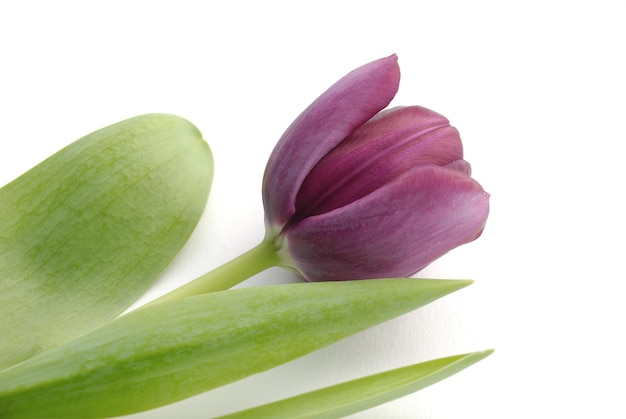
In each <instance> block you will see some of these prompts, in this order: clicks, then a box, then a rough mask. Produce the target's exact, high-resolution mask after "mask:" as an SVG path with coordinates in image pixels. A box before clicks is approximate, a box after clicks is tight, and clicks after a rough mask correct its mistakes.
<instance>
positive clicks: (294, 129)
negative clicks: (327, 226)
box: [263, 55, 400, 227]
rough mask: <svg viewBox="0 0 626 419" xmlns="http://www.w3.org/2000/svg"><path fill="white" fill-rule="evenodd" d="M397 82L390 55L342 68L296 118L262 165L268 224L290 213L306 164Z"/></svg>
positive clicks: (385, 100) (381, 103) (383, 101)
mask: <svg viewBox="0 0 626 419" xmlns="http://www.w3.org/2000/svg"><path fill="white" fill-rule="evenodd" d="M399 83H400V69H399V67H398V63H397V57H396V56H395V55H392V56H390V57H387V58H383V59H379V60H376V61H373V62H371V63H369V64H366V65H364V66H362V67H359V68H357V69H356V70H353V71H352V72H350V73H348V74H347V75H346V76H344V77H343V78H342V79H340V80H339V81H338V82H337V83H335V84H334V85H333V86H331V87H330V88H329V89H328V90H327V91H326V92H324V93H323V94H322V95H321V96H320V97H319V98H318V99H317V100H315V101H314V102H313V103H312V104H311V105H310V106H309V107H308V108H307V109H306V110H305V111H304V112H302V113H301V114H300V116H298V118H296V120H295V121H294V122H293V123H292V124H291V126H289V128H287V131H285V133H284V134H283V136H282V137H281V139H280V140H279V141H278V144H277V145H276V147H275V148H274V151H273V152H272V155H271V156H270V158H269V161H268V164H267V167H266V169H265V175H264V179H263V203H264V206H265V216H266V219H267V221H268V224H270V225H271V226H273V227H276V226H282V225H284V224H285V223H286V222H287V221H288V220H289V219H290V218H291V217H292V215H293V214H294V212H295V202H296V194H297V193H298V190H299V189H300V185H301V184H302V181H303V180H304V178H305V177H306V175H307V174H308V173H309V171H310V170H311V168H312V167H313V166H314V165H315V164H316V163H317V162H318V161H319V160H320V159H321V158H322V157H323V156H324V155H325V154H326V153H328V152H329V151H330V150H331V149H332V148H333V147H335V146H336V145H337V144H339V143H340V142H341V141H342V140H344V139H345V138H346V137H347V136H349V135H350V134H351V133H352V132H353V131H354V130H355V129H357V128H358V127H359V126H361V125H362V124H363V123H365V122H366V121H367V120H369V119H370V118H371V117H372V116H374V115H375V114H376V113H378V112H379V111H380V110H381V109H383V108H385V107H386V106H387V105H388V104H389V102H390V101H391V99H393V97H394V96H395V94H396V92H397V90H398V85H399Z"/></svg>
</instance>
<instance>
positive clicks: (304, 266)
mask: <svg viewBox="0 0 626 419" xmlns="http://www.w3.org/2000/svg"><path fill="white" fill-rule="evenodd" d="M399 82H400V70H399V67H398V64H397V57H396V56H395V55H392V56H390V57H387V58H383V59H379V60H377V61H373V62H371V63H369V64H366V65H364V66H362V67H360V68H357V69H356V70H354V71H352V72H350V73H349V74H347V75H346V76H345V77H343V78H342V79H341V80H339V81H338V82H337V83H335V84H334V85H333V86H332V87H330V89H328V90H327V91H326V92H325V93H323V94H322V95H321V96H320V97H319V98H318V99H317V100H316V101H315V102H313V103H312V104H311V105H310V106H309V107H308V108H307V109H306V110H305V111H304V112H303V113H302V114H300V116H299V117H298V118H297V119H296V120H295V121H294V122H293V123H292V124H291V126H290V127H289V128H288V129H287V131H286V132H285V133H284V135H283V136H282V138H281V139H280V141H279V142H278V144H277V146H276V148H275V149H274V151H273V153H272V155H271V157H270V159H269V162H268V165H267V168H266V171H265V176H264V180H263V204H264V207H265V217H266V227H267V239H268V240H271V241H273V243H274V244H275V246H276V247H277V248H278V253H279V256H280V257H281V259H282V260H283V261H284V262H285V263H287V264H290V265H291V266H292V267H293V268H295V269H296V270H297V271H298V272H299V273H300V274H301V275H302V277H304V278H305V279H306V280H310V281H324V280H345V279H357V278H359V279H363V278H377V277H404V276H410V275H413V274H414V273H415V272H417V271H419V270H420V269H422V268H424V267H425V266H426V265H428V264H429V263H431V262H432V261H433V260H435V259H437V258H438V257H440V256H442V255H443V254H445V253H447V252H448V251H449V250H451V249H453V248H455V247H457V246H459V245H462V244H465V243H468V242H471V241H473V240H475V239H476V238H478V237H479V236H480V234H481V232H482V230H483V228H484V226H485V222H486V220H487V215H488V212H489V195H488V194H487V193H486V192H485V191H484V190H483V188H482V187H481V186H480V185H479V184H478V183H477V182H476V181H475V180H473V179H472V178H471V177H470V165H469V164H468V163H467V162H466V161H465V160H463V147H462V144H461V139H460V137H459V133H458V131H457V130H456V129H455V128H454V127H452V126H450V124H449V122H448V120H447V119H446V118H444V117H443V116H441V115H439V114H437V113H435V112H433V111H430V110H428V109H425V108H422V107H417V106H411V107H398V108H392V109H387V110H384V111H382V109H384V108H385V107H386V106H387V105H388V104H389V102H391V100H392V99H393V97H394V96H395V94H396V92H397V90H398V85H399Z"/></svg>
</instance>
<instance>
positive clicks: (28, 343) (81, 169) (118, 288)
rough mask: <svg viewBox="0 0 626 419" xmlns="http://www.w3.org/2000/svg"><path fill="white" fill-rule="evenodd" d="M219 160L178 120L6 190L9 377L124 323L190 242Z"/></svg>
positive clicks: (0, 294)
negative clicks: (102, 328) (18, 366)
mask: <svg viewBox="0 0 626 419" xmlns="http://www.w3.org/2000/svg"><path fill="white" fill-rule="evenodd" d="M212 176H213V160H212V157H211V152H210V150H209V147H208V145H207V144H206V142H205V141H203V140H202V137H201V134H200V132H199V131H198V130H197V129H196V127H194V126H193V125H192V124H191V123H189V122H188V121H186V120H184V119H182V118H180V117H177V116H173V115H163V114H150V115H143V116H139V117H135V118H131V119H128V120H125V121H122V122H119V123H117V124H114V125H111V126H109V127H106V128H104V129H101V130H99V131H96V132H94V133H92V134H89V135H87V136H86V137H84V138H82V139H80V140H78V141H76V142H74V143H72V144H70V145H69V146H67V147H65V148H64V149H62V150H61V151H59V152H58V153H56V154H54V155H53V156H51V157H49V158H48V159H46V160H45V161H43V162H42V163H40V164H39V165H37V166H35V167H33V168H32V169H31V170H29V171H28V172H26V173H25V174H23V175H22V176H20V177H19V178H17V179H15V180H14V181H12V182H11V183H9V184H7V185H5V186H4V187H2V188H1V189H0V319H2V320H1V321H0V336H1V337H2V338H1V339H2V340H1V342H0V370H1V369H4V368H6V367H8V366H10V365H13V364H15V363H17V362H20V361H22V360H24V359H27V358H29V357H31V356H33V355H35V354H37V353H40V352H43V351H46V350H48V349H50V348H52V347H55V346H57V345H60V344H62V343H64V342H66V341H68V340H70V339H72V338H75V337H77V336H79V335H82V334H84V333H85V332H87V331H89V330H91V329H93V328H94V327H96V326H98V325H100V324H102V323H104V322H106V321H108V320H110V319H111V318H113V317H115V316H116V315H118V314H119V313H120V312H122V311H123V310H124V309H125V308H127V307H128V306H129V305H130V304H132V303H133V302H134V301H135V300H136V299H137V298H138V297H139V296H140V295H141V294H143V293H144V292H145V291H146V289H147V288H148V287H149V286H150V284H151V283H152V282H153V281H154V280H155V279H156V278H157V277H158V275H159V274H160V273H161V272H162V271H163V269H164V268H165V267H166V266H167V265H168V264H169V263H170V262H171V260H172V259H173V258H174V256H175V255H176V254H177V253H178V252H179V250H180V249H181V248H182V246H183V245H184V243H185V242H186V241H187V239H188V237H189V235H190V234H191V232H192V230H193V229H194V227H195V226H196V224H197V222H198V220H199V218H200V215H201V214H202V211H203V209H204V206H205V204H206V200H207V196H208V193H209V188H210V185H211V180H212Z"/></svg>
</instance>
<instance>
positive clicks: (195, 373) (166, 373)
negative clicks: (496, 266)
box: [0, 278, 471, 419]
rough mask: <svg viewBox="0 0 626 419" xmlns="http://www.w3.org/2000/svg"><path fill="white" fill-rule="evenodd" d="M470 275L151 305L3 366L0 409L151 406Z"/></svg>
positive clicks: (248, 370)
mask: <svg viewBox="0 0 626 419" xmlns="http://www.w3.org/2000/svg"><path fill="white" fill-rule="evenodd" d="M470 283H471V281H450V280H421V279H405V278H403V279H381V280H374V279H370V280H361V281H346V282H330V283H328V282H327V283H302V284H290V285H276V286H267V287H256V288H244V289H235V290H229V291H221V292H215V293H209V294H203V295H198V296H194V297H189V298H185V299H181V300H172V301H166V302H163V303H159V304H154V305H149V306H147V307H144V308H141V309H139V310H136V311H133V312H131V313H129V314H127V315H125V316H122V317H120V318H118V319H116V320H114V321H112V322H110V323H108V324H106V325H104V326H102V327H100V328H99V329H96V330H94V331H92V332H91V333H88V334H86V335H84V336H82V337H80V338H78V339H76V340H74V341H72V342H69V343H67V344H65V345H63V346H60V347H57V348H54V349H51V350H50V351H48V352H45V353H43V354H41V355H39V356H36V357H33V358H31V359H29V360H28V361H25V362H23V363H21V364H19V365H16V366H14V367H12V368H9V369H7V370H5V371H4V372H2V373H0V417H2V418H37V417H46V418H82V419H88V418H102V417H111V416H119V415H124V414H130V413H134V412H139V411H143V410H148V409H151V408H155V407H158V406H162V405H165V404H169V403H172V402H175V401H178V400H182V399H184V398H187V397H190V396H193V395H196V394H199V393H201V392H205V391H207V390H210V389H212V388H216V387H219V386H222V385H225V384H227V383H230V382H233V381H236V380H239V379H242V378H244V377H246V376H249V375H252V374H255V373H258V372H261V371H264V370H267V369H270V368H272V367H275V366H277V365H280V364H283V363H285V362H287V361H290V360H292V359H295V358H297V357H300V356H302V355H305V354H307V353H309V352H312V351H314V350H316V349H319V348H321V347H324V346H326V345H329V344H331V343H333V342H335V341H337V340H339V339H342V338H344V337H346V336H348V335H351V334H353V333H356V332H358V331H361V330H364V329H366V328H368V327H371V326H374V325H376V324H378V323H381V322H383V321H386V320H389V319H391V318H393V317H396V316H399V315H401V314H403V313H406V312H409V311H411V310H414V309H416V308H418V307H420V306H423V305H425V304H428V303H429V302H431V301H433V300H435V299H437V298H440V297H442V296H444V295H446V294H449V293H450V292H453V291H455V290H458V289H460V288H463V287H465V286H467V285H469V284H470ZM207 409H209V410H208V411H207V413H210V407H208V408H207Z"/></svg>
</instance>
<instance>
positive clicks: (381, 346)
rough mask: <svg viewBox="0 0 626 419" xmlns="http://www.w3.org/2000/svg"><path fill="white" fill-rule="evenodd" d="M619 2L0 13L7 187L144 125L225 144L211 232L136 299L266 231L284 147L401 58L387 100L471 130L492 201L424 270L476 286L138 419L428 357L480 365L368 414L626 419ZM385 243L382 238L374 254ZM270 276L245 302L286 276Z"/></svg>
mask: <svg viewBox="0 0 626 419" xmlns="http://www.w3.org/2000/svg"><path fill="white" fill-rule="evenodd" d="M625 43H626V2H625V1H623V0H621V1H620V0H594V1H553V0H542V1H535V0H530V1H525V2H521V1H520V2H507V1H480V0H477V1H437V2H435V1H414V2H409V1H405V2H400V1H393V0H385V1H382V0H380V1H378V2H373V1H364V0H359V1H337V0H335V1H320V0H317V1H315V2H313V1H310V2H298V1H289V2H288V1H285V2H278V1H268V0H266V1H232V2H226V1H224V2H217V1H214V2H210V1H206V2H200V1H196V2H190V1H181V0H176V1H169V2H165V1H155V0H151V1H112V0H107V1H101V2H86V1H82V2H78V1H77V2H68V1H60V0H57V1H54V2H43V1H42V2H33V1H20V2H17V1H14V2H11V1H2V3H0V60H1V61H0V111H1V112H0V184H4V183H6V182H8V181H10V180H11V179H13V178H14V177H16V176H17V175H19V174H20V173H22V172H24V171H26V170H27V169H29V168H30V167H31V166H33V165H34V164H36V163H38V162H39V161H41V160H42V159H44V158H45V157H47V156H49V155H50V154H52V153H53V152H55V151H57V150H58V149H60V148H61V147H63V146H65V145H67V144H69V143H70V142H72V141H73V140H75V139H77V138H79V137H81V136H83V135H86V134H88V133H89V132H91V131H94V130H96V129H98V128H101V127H103V126H106V125H108V124H110V123H113V122H117V121H119V120H122V119H125V118H127V117H131V116H134V115H138V114H142V113H148V112H169V113H175V114H179V115H181V116H184V117H186V118H188V119H189V120H191V121H192V122H193V123H194V124H196V125H197V126H198V127H199V128H200V130H201V131H202V132H203V134H204V136H205V138H206V140H207V141H208V142H209V144H210V146H211V147H212V149H213V152H214V154H215V159H216V173H215V179H214V186H213V190H212V193H211V196H210V199H209V203H208V207H207V210H206V213H205V216H204V217H203V219H202V220H201V223H200V225H199V227H198V229H197V230H196V232H195V233H194V235H193V237H192V238H191V240H190V241H189V243H188V245H187V247H186V248H185V249H184V250H183V252H182V253H181V254H180V257H179V258H177V260H176V261H175V262H174V264H173V265H172V266H171V267H170V268H169V269H168V270H167V272H166V273H165V274H164V275H163V277H162V278H161V279H160V280H159V282H158V284H157V285H156V286H155V287H154V288H153V289H152V290H151V291H150V293H149V294H148V295H147V296H146V298H144V299H143V300H142V301H143V302H145V301H147V300H148V299H151V298H154V297H155V296H157V295H158V294H161V293H164V292H165V291H166V290H168V289H171V288H174V287H176V286H178V285H180V284H182V283H184V282H185V281H188V280H191V279H192V278H194V277H196V276H197V275H199V274H201V273H204V272H206V271H208V270H210V269H211V268H213V267H216V266H218V265H220V264H222V263H224V262H226V261H227V260H229V259H230V258H232V257H235V256H237V255H239V254H241V253H242V252H244V251H245V250H247V249H249V248H250V247H252V246H254V245H255V244H257V242H259V241H260V240H261V238H262V236H263V209H262V205H261V198H260V187H261V176H262V173H263V169H264V166H265V162H266V159H267V157H268V156H269V154H270V152H271V150H272V148H273V146H274V144H275V142H276V140H277V139H278V138H279V137H280V135H281V134H282V132H283V130H284V129H285V128H286V127H287V125H288V124H289V123H290V122H291V120H292V119H293V118H294V117H295V116H297V114H299V113H300V111H301V110H302V109H304V107H305V106H307V105H308V104H309V103H310V102H311V101H312V100H313V99H314V98H316V97H317V95H318V94H320V93H321V92H322V91H323V90H325V89H326V88H327V87H328V86H330V85H331V84H332V83H333V82H334V81H335V80H337V79H338V78H340V77H341V76H343V75H344V74H345V73H347V72H348V71H350V70H351V69H352V68H355V67H357V66H360V65H361V64H364V63H366V62H369V61H371V60H373V59H376V58H379V57H382V56H387V55H389V54H391V53H397V54H398V56H399V62H400V66H401V69H402V82H401V86H400V92H399V94H398V95H397V97H396V99H395V100H394V102H393V104H394V105H400V104H402V105H411V104H419V105H423V106H426V107H429V108H432V109H434V110H436V111H438V112H440V113H442V114H444V115H446V116H447V117H448V118H449V119H450V120H451V121H452V123H453V125H455V126H456V127H457V128H458V129H459V130H460V132H461V134H462V137H463V140H464V144H465V150H466V158H467V160H469V161H470V162H471V164H472V165H473V168H474V176H475V178H476V179H477V180H479V181H480V182H481V183H482V184H483V186H484V187H485V189H486V190H487V191H489V192H490V193H491V195H492V198H491V215H490V219H489V221H488V225H487V228H486V230H485V232H484V234H483V236H482V237H481V238H480V239H479V240H478V241H476V242H474V243H472V244H470V245H467V246H464V247H462V248H459V249H457V250H455V251H453V252H451V253H449V254H448V255H446V256H444V257H443V258H441V259H440V260H438V261H436V262H435V263H433V264H432V265H431V266H429V267H428V268H427V269H426V270H424V271H423V272H422V273H421V274H420V276H424V277H435V278H473V279H475V281H476V282H475V284H474V285H472V286H471V287H469V288H466V289H464V290H462V291H460V292H458V293H456V294H453V295H451V296H448V297H446V298H444V299H442V300H439V301H437V302H435V303H433V304H431V305H429V306H427V307H425V308H423V309H421V310H418V311H416V312H413V313H411V314H408V315H405V316H403V317H400V318H398V319H396V320H394V321H391V322H389V323H386V324H383V325H381V326H379V327H376V328H374V329H371V330H368V331H366V332H364V333H361V334H359V335H356V336H353V337H351V338H349V339H347V340H344V341H342V342H340V343H338V344H336V345H333V346H331V347H328V348H326V349H324V350H322V351H319V352H317V353H314V354H312V355H310V356H307V357H305V358H302V359H300V360H297V361H295V362H293V363H291V364H288V365H285V366H283V367H280V368H278V369H276V370H273V371H270V372H268V373H264V374H261V375H258V376H254V377H251V378H250V379H247V380H244V381H242V382H239V383H236V384H234V385H231V386H227V387H224V388H222V389H219V390H217V391H213V392H210V393H208V394H204V395H200V396H198V397H194V398H192V399H189V400H186V401H183V402H181V403H177V404H175V405H172V406H168V407H165V408H161V409H157V410H155V411H152V412H148V413H143V414H138V415H134V416H130V417H129V418H133V419H148V418H150V419H152V418H155V419H161V418H162V419H165V418H171V417H177V418H185V419H186V418H190V419H192V418H208V417H211V416H212V415H216V414H221V413H226V412H229V411H233V410H238V409H240V408H244V407H248V406H251V405H255V404H258V403H262V402H266V401H270V400H274V399H278V398H283V397H286V396H289V395H292V394H295V393H300V392H303V391H306V390H310V389H314V388H318V387H321V386H325V385H329V384H332V383H335V382H339V381H343V380H347V379H350V378H354V377H357V376H362V375H366V374H370V373H374V372H378V371H381V370H384V369H388V368H392V367H397V366H402V365H408V364H412V363H416V362H419V361H423V360H427V359H432V358H437V357H442V356H447V355H452V354H456V353H463V352H470V351H475V350H481V349H486V348H492V347H493V348H495V349H496V352H495V353H494V354H493V355H492V356H491V357H489V358H487V359H485V360H484V361H481V362H480V363H479V364H477V365H475V366H473V367H471V368H469V369H468V370H465V371H463V372H461V373H460V374H458V375H456V376H453V377H451V378H450V379H448V380H446V381H444V382H441V383H439V384H436V385H434V386H432V387H429V388H428V389H425V390H423V391H421V392H418V393H415V394H412V395H410V396H407V397H405V398H403V399H400V400H397V401H395V402H392V403H389V404H387V405H384V406H381V407H378V408H375V409H372V410H370V411H367V412H363V413H360V414H358V415H355V417H358V418H371V419H373V418H429V419H435V418H437V419H443V418H446V419H448V418H482V419H495V418H556V417H561V418H565V417H574V416H580V417H595V418H623V417H626V408H625V407H624V404H623V390H624V388H623V385H624V384H623V380H624V374H626V368H625V362H624V353H625V352H626V344H624V341H623V337H624V336H623V335H624V320H625V319H626V308H624V306H625V304H624V302H623V301H624V297H623V284H624V281H625V280H626V275H625V274H624V270H623V260H624V250H625V249H624V247H625V245H624V236H625V235H626V228H625V225H624V224H625V223H624V213H625V212H626V208H625V205H624V203H623V196H624V185H623V183H624V182H623V181H624V179H625V174H624V158H623V154H622V153H623V143H624V140H626V134H625V119H626V82H625V77H626V76H625V75H626V64H625V59H624V57H625V51H626V48H624V44H625ZM373 239H374V238H373ZM295 281H297V279H296V278H294V277H293V276H291V274H289V273H287V272H284V271H281V270H279V269H272V270H269V271H267V272H265V273H263V274H261V275H258V276H257V277H255V278H253V279H251V280H250V281H248V282H247V283H246V285H245V286H250V285H264V284H270V283H282V282H295Z"/></svg>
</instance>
